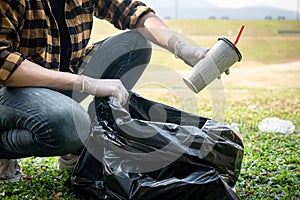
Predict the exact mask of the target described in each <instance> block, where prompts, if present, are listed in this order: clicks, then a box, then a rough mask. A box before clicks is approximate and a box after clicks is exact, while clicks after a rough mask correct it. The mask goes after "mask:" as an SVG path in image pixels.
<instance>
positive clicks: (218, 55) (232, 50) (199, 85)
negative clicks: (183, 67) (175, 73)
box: [183, 37, 242, 93]
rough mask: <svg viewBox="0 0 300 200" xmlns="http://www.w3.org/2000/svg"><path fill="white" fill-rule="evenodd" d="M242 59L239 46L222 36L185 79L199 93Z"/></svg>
mask: <svg viewBox="0 0 300 200" xmlns="http://www.w3.org/2000/svg"><path fill="white" fill-rule="evenodd" d="M241 60H242V55H241V53H240V51H239V50H238V49H237V47H236V46H235V45H234V44H233V43H232V42H231V41H230V40H228V39H227V38H225V37H221V38H219V39H218V42H217V43H216V44H215V45H214V46H213V47H212V48H211V49H210V50H209V51H208V53H207V54H206V56H205V57H204V58H203V59H201V60H200V61H199V62H198V63H197V64H196V65H195V66H194V67H193V69H192V70H191V71H189V72H188V73H187V74H186V75H185V76H184V77H183V81H184V82H185V84H186V85H187V86H188V87H189V88H190V89H191V90H192V91H194V92H195V93H198V92H200V91H201V90H203V89H204V88H205V87H206V86H207V85H208V84H210V83H211V82H212V81H214V80H215V79H216V78H217V77H219V76H220V75H221V74H222V73H223V72H225V71H226V70H227V69H229V68H230V67H231V66H232V65H233V64H234V63H236V62H240V61H241Z"/></svg>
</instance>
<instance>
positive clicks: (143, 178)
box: [70, 93, 244, 200]
mask: <svg viewBox="0 0 300 200" xmlns="http://www.w3.org/2000/svg"><path fill="white" fill-rule="evenodd" d="M93 103H94V105H93V106H90V107H94V108H95V109H90V110H94V112H91V113H90V115H91V117H92V119H94V122H93V125H92V134H91V136H90V138H89V139H88V141H87V143H86V145H85V148H84V150H83V152H82V154H81V156H80V158H79V160H78V162H77V165H76V167H75V169H74V171H73V173H72V175H71V177H70V180H71V188H72V190H73V191H74V193H75V194H76V195H78V196H80V197H82V198H84V199H143V200H144V199H147V200H148V199H149V200H152V199H153V200H154V199H155V200H156V199H170V200H171V199H172V200H174V199H175V200H176V199H178V200H183V199H187V200H193V199H197V200H198V199H207V200H211V199H222V200H223V199H234V200H235V199H239V197H238V196H237V195H236V193H235V192H234V190H233V188H234V186H235V183H236V181H237V180H238V176H239V173H240V169H241V163H242V158H243V150H244V147H243V142H242V139H241V137H240V135H239V133H237V132H235V131H234V129H232V128H231V127H230V126H229V125H226V124H224V123H221V122H219V121H215V120H211V119H208V118H204V117H200V116H197V115H194V114H190V113H186V112H183V111H181V110H178V109H175V108H173V107H170V106H167V105H164V104H161V103H158V102H154V101H151V100H148V99H145V98H143V97H141V96H139V95H137V94H135V93H131V97H130V99H129V101H128V104H127V105H126V106H125V107H124V108H122V107H121V106H120V104H119V102H118V101H117V100H116V99H115V98H113V97H109V98H98V97H96V98H95V99H94V102H93Z"/></svg>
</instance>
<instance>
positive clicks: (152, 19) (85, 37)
mask: <svg viewBox="0 0 300 200" xmlns="http://www.w3.org/2000/svg"><path fill="white" fill-rule="evenodd" d="M94 16H95V17H97V18H99V19H105V20H107V21H109V22H110V23H112V24H113V25H114V26H115V27H116V28H118V29H135V30H134V31H129V32H125V33H122V34H120V35H116V36H113V37H110V38H108V39H106V40H104V41H100V42H98V43H96V44H93V45H92V46H91V47H87V44H88V42H89V39H90V34H91V30H92V22H93V19H94V18H93V17H94ZM0 20H1V21H0V23H1V26H0V84H1V88H0V179H5V180H10V181H17V180H19V178H20V177H21V176H22V173H21V170H20V167H19V165H18V163H17V160H16V159H18V158H22V157H28V156H61V157H60V158H59V164H60V166H61V168H70V169H71V168H72V167H74V164H75V162H76V156H75V155H78V154H79V153H80V151H81V149H82V148H83V144H84V143H85V141H86V139H87V138H88V136H89V134H90V132H89V127H90V118H89V116H88V114H87V112H86V111H85V110H84V109H83V108H82V107H81V106H80V105H79V104H78V102H80V101H82V100H83V99H84V98H85V97H86V96H87V95H88V94H91V95H95V96H99V97H105V96H115V97H116V98H117V99H118V100H119V101H120V103H121V104H122V105H123V104H125V103H126V101H127V98H128V92H127V90H130V89H131V88H132V87H133V86H134V84H135V83H136V81H137V80H138V79H139V77H140V76H141V74H142V73H143V71H144V69H145V67H146V66H147V64H148V63H149V60H150V56H151V46H150V43H149V42H148V41H151V42H153V43H155V44H158V45H160V46H161V47H164V48H165V49H168V50H169V51H171V52H172V53H174V54H175V55H176V56H178V57H180V58H182V59H183V60H184V61H185V62H186V63H188V64H190V65H193V64H195V63H197V62H198V61H199V60H200V59H201V58H203V57H204V56H205V54H206V52H207V49H205V48H200V47H199V48H196V47H191V46H190V45H189V44H188V43H186V42H184V41H182V40H181V39H180V38H179V37H177V36H176V35H175V34H174V33H173V32H172V31H171V30H170V29H169V28H168V27H167V26H166V25H165V24H164V22H163V21H162V20H161V19H159V18H158V17H157V16H156V15H155V13H154V11H153V10H152V9H151V8H149V7H147V6H146V5H145V4H144V3H142V2H140V1H131V0H2V1H1V3H0ZM128 74H129V75H128ZM124 77H125V78H124ZM128 77H129V78H128ZM72 96H73V98H71V97H72Z"/></svg>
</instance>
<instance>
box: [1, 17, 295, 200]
mask: <svg viewBox="0 0 300 200" xmlns="http://www.w3.org/2000/svg"><path fill="white" fill-rule="evenodd" d="M167 23H168V24H169V25H170V26H171V27H172V28H173V29H174V30H175V31H178V32H182V33H184V34H188V38H190V39H192V40H193V41H196V42H197V43H198V44H203V45H204V46H211V45H213V44H214V43H215V41H216V39H217V38H218V37H219V36H221V35H226V36H228V30H231V31H232V35H231V36H228V38H230V39H231V40H233V39H234V38H235V33H236V32H237V31H238V29H239V28H240V25H241V24H245V25H246V29H245V33H244V35H243V37H242V38H241V40H240V43H239V49H240V50H241V52H242V54H243V56H244V58H243V61H242V62H241V63H240V64H238V65H237V66H235V67H234V68H232V70H231V72H232V75H231V76H229V77H224V78H223V83H224V87H225V95H226V110H225V118H224V121H225V122H226V123H228V124H231V123H237V124H239V128H240V131H241V133H242V135H243V138H244V145H245V155H244V159H243V165H242V171H241V175H240V178H239V180H238V182H237V192H238V194H239V196H240V197H241V199H272V200H273V199H286V200H290V199H292V200H293V199H295V200H296V199H300V192H299V191H300V188H299V186H300V167H299V166H300V149H299V139H300V120H299V119H300V106H299V105H300V85H299V84H300V83H299V75H300V68H299V67H285V66H283V67H282V68H280V67H277V68H276V67H275V68H274V67H271V66H266V67H261V65H264V64H276V63H288V62H291V61H299V60H300V54H299V52H300V35H279V34H278V30H300V22H299V21H210V20H204V21H179V22H178V21H176V22H175V21H167ZM100 26H101V28H100ZM95 28H96V29H97V30H99V31H100V33H94V36H93V38H92V41H97V40H99V39H101V38H104V37H105V36H106V35H107V33H106V32H108V33H113V34H115V33H117V32H118V31H112V30H113V29H112V28H111V27H110V25H108V24H103V23H95ZM229 32H230V31H229ZM150 67H151V68H150V70H149V71H147V72H146V73H145V77H144V78H145V83H147V82H151V80H153V79H155V81H156V79H157V81H158V82H159V81H160V82H163V85H164V86H165V87H166V88H164V89H163V90H159V87H157V86H153V85H151V86H148V87H146V88H145V90H143V89H141V90H140V91H139V92H140V93H141V94H142V95H143V96H145V97H147V98H150V99H153V100H156V101H160V102H163V103H166V104H169V105H172V106H175V107H178V108H183V109H184V110H186V111H190V112H193V113H196V114H198V115H201V116H205V117H213V112H212V109H213V106H212V105H211V104H212V103H211V100H212V99H211V96H210V94H209V93H208V92H207V90H205V91H203V92H200V93H199V94H197V95H195V96H193V97H192V98H190V97H189V96H188V95H186V96H187V97H186V99H185V100H184V106H182V105H180V100H178V97H176V93H175V94H174V91H175V92H176V91H177V89H178V90H180V91H181V92H182V91H183V92H187V89H186V86H185V85H184V84H183V83H182V82H181V83H179V82H180V81H178V80H177V78H178V77H176V76H174V74H170V72H174V71H172V70H173V69H176V70H189V69H190V68H189V67H187V66H186V65H184V64H183V62H181V61H180V60H178V59H175V58H174V56H173V55H170V54H169V53H168V52H166V51H162V50H161V49H158V48H155V49H154V55H153V60H152V61H151V66H150ZM162 67H164V68H167V70H165V69H162ZM163 70H164V71H163ZM176 73H177V72H176ZM180 73H181V72H180V71H178V74H177V75H178V76H181V74H180ZM175 77H176V80H174V79H175ZM155 81H154V82H155ZM169 89H171V91H170V90H169ZM172 92H173V93H172ZM194 100H196V104H197V106H195V102H193V101H194ZM267 117H279V118H281V119H286V120H290V121H292V122H293V123H294V125H295V126H296V130H295V132H294V133H293V134H290V135H284V134H278V133H263V132H260V131H259V129H258V124H259V122H260V121H261V120H263V119H264V118H267ZM21 165H22V167H23V171H24V173H26V174H27V175H29V176H30V177H31V182H30V183H10V184H4V185H0V199H76V197H75V196H74V195H73V194H72V192H71V191H70V189H69V188H68V187H67V186H66V185H64V182H65V180H66V179H67V178H68V176H69V174H68V173H67V172H59V171H58V170H57V157H52V158H33V157H32V158H26V159H22V160H21Z"/></svg>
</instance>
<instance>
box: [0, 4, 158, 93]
mask: <svg viewBox="0 0 300 200" xmlns="http://www.w3.org/2000/svg"><path fill="white" fill-rule="evenodd" d="M151 11H153V10H152V9H150V8H148V7H146V5H145V4H144V3H142V2H140V1H131V0H67V2H66V4H65V17H66V24H67V26H68V30H69V34H70V38H71V44H72V54H71V61H70V70H71V71H72V72H73V73H78V70H79V68H78V67H79V65H80V62H81V60H82V58H83V57H84V56H85V54H86V51H87V48H86V47H87V45H88V42H89V39H90V36H91V29H92V23H93V16H96V17H97V18H100V19H105V20H107V21H109V22H110V23H112V24H113V25H114V26H115V27H116V28H118V29H121V30H123V29H133V28H135V26H136V24H137V22H138V19H139V18H140V17H141V16H142V15H144V14H146V13H148V12H151ZM24 59H28V60H30V61H32V62H35V63H37V64H39V65H41V66H43V67H46V68H49V69H54V70H59V61H60V37H59V30H58V26H57V23H56V21H55V18H54V16H53V14H52V12H51V7H50V5H49V0H1V3H0V87H1V86H3V85H4V83H5V81H6V80H7V79H8V78H9V76H10V75H11V74H12V73H13V72H14V70H15V69H16V68H17V67H18V66H19V65H20V63H21V62H22V61H23V60H24Z"/></svg>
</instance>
